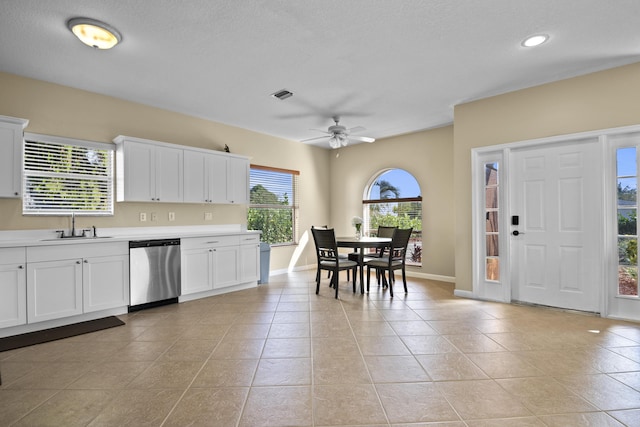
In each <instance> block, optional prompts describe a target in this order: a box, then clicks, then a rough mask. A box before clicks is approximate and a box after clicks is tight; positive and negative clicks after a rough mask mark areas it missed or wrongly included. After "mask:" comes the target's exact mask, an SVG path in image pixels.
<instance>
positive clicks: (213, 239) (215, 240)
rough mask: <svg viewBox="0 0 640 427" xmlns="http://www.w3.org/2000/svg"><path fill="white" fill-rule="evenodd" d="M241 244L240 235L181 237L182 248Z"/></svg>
mask: <svg viewBox="0 0 640 427" xmlns="http://www.w3.org/2000/svg"><path fill="white" fill-rule="evenodd" d="M239 244H240V236H237V235H236V236H208V237H189V238H186V239H180V245H181V247H182V249H196V248H218V247H223V246H238V245H239Z"/></svg>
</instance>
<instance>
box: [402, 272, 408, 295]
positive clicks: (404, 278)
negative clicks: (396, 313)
mask: <svg viewBox="0 0 640 427" xmlns="http://www.w3.org/2000/svg"><path fill="white" fill-rule="evenodd" d="M402 283H403V284H404V293H405V294H406V293H407V273H406V272H405V270H404V266H402Z"/></svg>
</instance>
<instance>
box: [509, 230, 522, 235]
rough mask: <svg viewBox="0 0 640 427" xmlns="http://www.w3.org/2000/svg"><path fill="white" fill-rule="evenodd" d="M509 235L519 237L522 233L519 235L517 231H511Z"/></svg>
mask: <svg viewBox="0 0 640 427" xmlns="http://www.w3.org/2000/svg"><path fill="white" fill-rule="evenodd" d="M511 234H513V235H514V236H520V235H521V234H524V233H521V232H519V231H518V230H513V231H512V232H511Z"/></svg>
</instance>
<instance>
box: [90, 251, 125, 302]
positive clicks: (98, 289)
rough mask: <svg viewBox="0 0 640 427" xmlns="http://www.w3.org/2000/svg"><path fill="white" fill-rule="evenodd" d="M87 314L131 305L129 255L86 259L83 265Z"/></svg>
mask: <svg viewBox="0 0 640 427" xmlns="http://www.w3.org/2000/svg"><path fill="white" fill-rule="evenodd" d="M82 293H83V310H84V312H85V313H90V312H93V311H100V310H107V309H109V308H116V307H123V306H126V305H128V304H129V255H113V256H103V257H90V258H85V259H84V261H83V264H82Z"/></svg>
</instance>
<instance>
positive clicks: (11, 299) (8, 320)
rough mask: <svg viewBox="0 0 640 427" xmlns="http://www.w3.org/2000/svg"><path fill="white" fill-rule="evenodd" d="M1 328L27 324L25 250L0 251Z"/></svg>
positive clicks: (5, 249)
mask: <svg viewBox="0 0 640 427" xmlns="http://www.w3.org/2000/svg"><path fill="white" fill-rule="evenodd" d="M0 260H2V261H1V262H2V263H1V264H0V295H1V297H0V328H7V327H10V326H18V325H24V324H25V323H27V287H26V283H27V274H26V269H25V268H24V266H25V263H26V256H25V248H2V249H0Z"/></svg>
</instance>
